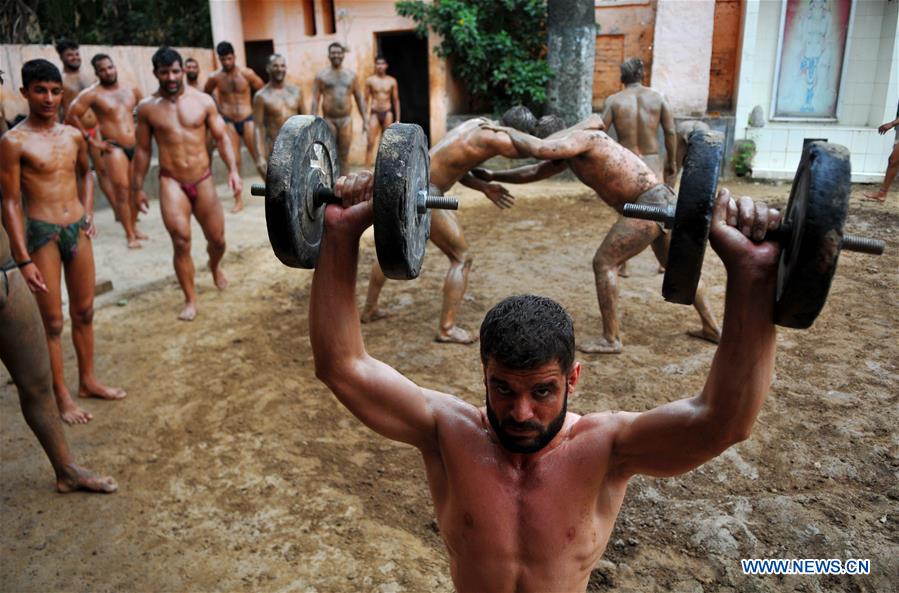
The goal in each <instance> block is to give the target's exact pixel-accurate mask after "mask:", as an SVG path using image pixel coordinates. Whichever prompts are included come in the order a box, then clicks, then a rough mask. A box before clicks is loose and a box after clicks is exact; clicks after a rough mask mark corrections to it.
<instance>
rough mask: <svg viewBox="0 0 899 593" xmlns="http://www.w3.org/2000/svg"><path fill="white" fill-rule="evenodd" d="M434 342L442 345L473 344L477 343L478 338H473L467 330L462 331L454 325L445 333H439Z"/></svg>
mask: <svg viewBox="0 0 899 593" xmlns="http://www.w3.org/2000/svg"><path fill="white" fill-rule="evenodd" d="M434 341H435V342H440V343H443V344H474V343H475V342H477V341H478V337H477V336H474V335H472V334H471V332H469V331H468V330H465V329H462V328H461V327H459V326H458V325H454V326H453V327H451V328H449V329H448V330H446V331H441V332H440V333H439V334H437V337H436V338H434Z"/></svg>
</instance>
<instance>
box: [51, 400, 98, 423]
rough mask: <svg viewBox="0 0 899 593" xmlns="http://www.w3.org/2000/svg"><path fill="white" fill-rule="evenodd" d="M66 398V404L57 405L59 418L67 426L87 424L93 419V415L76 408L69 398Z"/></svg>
mask: <svg viewBox="0 0 899 593" xmlns="http://www.w3.org/2000/svg"><path fill="white" fill-rule="evenodd" d="M66 397H68V399H69V401H68V403H63V404H60V405H59V417H60V418H62V421H63V422H65V423H66V424H69V425H71V424H87V423H88V422H90V421H91V420H92V419H93V418H94V416H93V414H91V413H90V412H88V411H87V410H82V409H81V408H79V407H78V406H76V405H75V402H73V401H72V398H71V396H66Z"/></svg>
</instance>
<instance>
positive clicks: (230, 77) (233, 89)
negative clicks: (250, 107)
mask: <svg viewBox="0 0 899 593" xmlns="http://www.w3.org/2000/svg"><path fill="white" fill-rule="evenodd" d="M219 89H220V90H221V91H222V92H224V93H228V94H238V95H243V94H246V95H249V94H250V82H249V81H248V80H247V78H246V76H244V75H243V74H242V73H240V72H235V73H232V74H227V73H222V74H219Z"/></svg>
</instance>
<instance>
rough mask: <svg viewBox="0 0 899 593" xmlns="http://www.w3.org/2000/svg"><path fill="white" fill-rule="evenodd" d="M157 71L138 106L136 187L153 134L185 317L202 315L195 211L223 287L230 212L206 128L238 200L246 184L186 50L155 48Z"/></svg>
mask: <svg viewBox="0 0 899 593" xmlns="http://www.w3.org/2000/svg"><path fill="white" fill-rule="evenodd" d="M153 73H154V74H155V75H156V79H157V80H158V81H159V90H158V91H157V92H156V93H154V94H153V96H152V97H147V98H146V99H144V100H143V101H141V102H140V104H139V105H138V107H137V152H136V153H135V155H134V169H133V170H134V176H133V178H132V183H133V184H134V185H133V186H132V188H131V189H132V191H134V192H137V191H140V190H141V188H142V187H143V185H144V177H145V176H146V175H147V169H148V168H149V167H150V140H151V137H155V138H156V144H157V146H158V147H159V206H160V209H161V210H162V221H163V223H164V224H165V228H166V230H167V231H168V232H169V235H170V236H171V238H172V245H173V246H174V249H175V256H174V265H175V275H176V276H177V277H178V283H179V284H180V285H181V290H182V291H183V292H184V301H185V302H184V308H183V309H182V310H181V313H180V314H179V315H178V319H181V320H182V321H193V319H194V318H195V317H196V316H197V293H196V290H195V289H194V262H193V259H192V258H191V255H190V215H191V214H193V215H194V216H195V217H196V218H197V222H199V223H200V228H202V229H203V234H204V235H205V236H206V252H207V253H208V254H209V270H210V272H212V278H213V281H214V282H215V285H216V287H217V288H218V289H219V290H224V288H225V287H226V286H227V284H228V281H227V280H226V279H225V273H224V272H223V271H222V257H223V256H224V255H225V214H224V211H223V210H222V204H221V202H219V199H218V196H216V193H215V183H214V182H213V180H212V169H211V168H210V166H211V163H210V161H209V154H208V153H207V152H206V132H207V130H208V131H209V132H210V133H211V134H212V136H213V137H214V138H215V140H216V142H217V143H218V150H219V154H220V155H221V156H222V159H223V160H224V161H225V164H226V165H227V166H228V171H229V173H228V185H229V186H230V188H231V190H232V191H233V192H234V200H235V202H237V201H238V197H239V196H240V192H241V189H242V183H241V180H240V174H239V173H238V171H237V163H236V161H235V158H234V148H233V147H232V145H231V142H230V141H229V140H228V136H227V135H226V134H225V122H224V121H223V120H222V117H221V116H220V115H219V113H218V110H217V109H216V107H215V101H213V100H212V98H211V97H210V96H209V95H206V94H204V93H200V92H198V91H195V90H194V89H192V88H190V87H186V86H184V70H183V69H182V68H181V55H180V54H178V52H177V51H175V50H174V49H172V48H170V47H161V48H159V49H158V50H156V53H154V54H153Z"/></svg>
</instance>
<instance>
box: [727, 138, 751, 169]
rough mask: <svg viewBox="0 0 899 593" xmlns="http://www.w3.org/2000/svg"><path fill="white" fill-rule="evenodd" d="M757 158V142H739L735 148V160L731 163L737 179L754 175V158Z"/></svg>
mask: <svg viewBox="0 0 899 593" xmlns="http://www.w3.org/2000/svg"><path fill="white" fill-rule="evenodd" d="M754 156H755V142H753V141H752V140H739V141H738V142H737V144H736V145H735V146H734V158H733V160H732V161H731V163H732V164H733V166H734V173H736V174H737V177H744V176H745V175H746V174H747V173H748V174H750V175H751V174H752V158H753V157H754Z"/></svg>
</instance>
